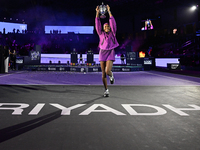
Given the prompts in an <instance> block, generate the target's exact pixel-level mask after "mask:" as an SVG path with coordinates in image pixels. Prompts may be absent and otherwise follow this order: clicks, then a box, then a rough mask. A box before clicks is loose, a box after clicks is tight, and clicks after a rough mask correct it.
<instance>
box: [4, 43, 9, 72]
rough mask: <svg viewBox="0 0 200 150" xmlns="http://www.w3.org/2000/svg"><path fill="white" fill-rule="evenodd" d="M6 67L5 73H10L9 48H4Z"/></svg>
mask: <svg viewBox="0 0 200 150" xmlns="http://www.w3.org/2000/svg"><path fill="white" fill-rule="evenodd" d="M4 65H5V73H8V67H9V49H8V46H4Z"/></svg>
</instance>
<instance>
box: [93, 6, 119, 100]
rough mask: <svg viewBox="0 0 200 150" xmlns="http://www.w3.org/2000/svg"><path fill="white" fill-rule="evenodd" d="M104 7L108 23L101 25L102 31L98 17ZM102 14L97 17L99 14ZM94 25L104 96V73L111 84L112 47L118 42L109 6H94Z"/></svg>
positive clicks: (106, 95) (106, 91) (107, 92)
mask: <svg viewBox="0 0 200 150" xmlns="http://www.w3.org/2000/svg"><path fill="white" fill-rule="evenodd" d="M106 9H107V11H108V14H109V23H105V24H104V25H103V31H102V27H101V21H100V18H105V15H104V14H105V12H106ZM100 13H101V14H102V15H101V16H100V17H99V14H100ZM95 27H96V31H97V34H98V35H99V48H100V51H99V61H100V65H101V70H102V81H103V84H104V87H105V92H104V97H108V96H109V90H108V87H107V78H106V75H108V76H109V78H110V83H111V84H113V83H114V81H115V79H114V76H113V73H112V71H111V70H112V66H113V62H114V61H115V50H114V48H116V47H118V46H119V43H118V42H117V39H116V30H117V26H116V22H115V19H114V17H113V15H112V14H111V11H110V7H109V6H108V5H107V6H105V5H103V4H102V5H101V6H97V7H96V18H95Z"/></svg>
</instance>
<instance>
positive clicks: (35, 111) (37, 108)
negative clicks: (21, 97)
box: [29, 103, 45, 115]
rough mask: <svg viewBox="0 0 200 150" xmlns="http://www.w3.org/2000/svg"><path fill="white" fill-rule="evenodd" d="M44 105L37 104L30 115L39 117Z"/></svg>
mask: <svg viewBox="0 0 200 150" xmlns="http://www.w3.org/2000/svg"><path fill="white" fill-rule="evenodd" d="M44 105H45V104H44V103H41V104H37V105H36V106H35V107H34V108H33V109H32V110H31V112H30V113H29V115H37V114H38V113H39V112H40V110H41V109H42V108H43V107H44Z"/></svg>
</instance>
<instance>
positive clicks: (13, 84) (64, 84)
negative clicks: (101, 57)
mask: <svg viewBox="0 0 200 150" xmlns="http://www.w3.org/2000/svg"><path fill="white" fill-rule="evenodd" d="M4 85H24V86H32V85H33V86H34V85H39V86H46V85H47V86H48V85H53V86H56V85H58V86H101V87H102V88H103V84H29V83H27V84H0V86H4ZM112 86H113V87H116V86H122V87H123V86H124V87H126V86H127V87H199V86H200V85H120V84H118V85H112ZM112 86H110V88H112Z"/></svg>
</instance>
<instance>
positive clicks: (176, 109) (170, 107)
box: [163, 105, 200, 116]
mask: <svg viewBox="0 0 200 150" xmlns="http://www.w3.org/2000/svg"><path fill="white" fill-rule="evenodd" d="M163 106H165V107H167V108H168V109H170V110H172V111H173V112H175V113H177V114H179V115H180V116H189V114H187V113H185V112H183V110H200V107H199V106H197V105H188V106H190V107H193V108H175V107H173V106H171V105H163Z"/></svg>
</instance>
